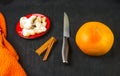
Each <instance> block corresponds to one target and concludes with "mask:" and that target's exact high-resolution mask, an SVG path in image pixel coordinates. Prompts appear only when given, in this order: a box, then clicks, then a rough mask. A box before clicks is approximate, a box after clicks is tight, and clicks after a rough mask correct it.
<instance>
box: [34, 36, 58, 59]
mask: <svg viewBox="0 0 120 76" xmlns="http://www.w3.org/2000/svg"><path fill="white" fill-rule="evenodd" d="M55 42H56V38H55V37H51V38H50V39H48V41H46V42H45V43H44V44H43V45H42V46H40V47H39V48H38V49H37V50H36V51H35V52H36V53H37V54H38V55H41V54H42V53H43V52H45V51H46V53H45V56H44V58H43V61H46V60H47V59H48V56H49V54H50V52H51V49H52V47H53V45H54V43H55Z"/></svg>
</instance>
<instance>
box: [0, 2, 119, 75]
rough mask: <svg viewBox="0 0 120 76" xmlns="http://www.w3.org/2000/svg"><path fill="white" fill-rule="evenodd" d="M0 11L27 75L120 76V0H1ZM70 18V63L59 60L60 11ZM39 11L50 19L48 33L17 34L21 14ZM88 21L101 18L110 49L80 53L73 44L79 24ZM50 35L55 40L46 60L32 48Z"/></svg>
mask: <svg viewBox="0 0 120 76" xmlns="http://www.w3.org/2000/svg"><path fill="white" fill-rule="evenodd" d="M0 11H1V12H2V13H3V14H4V16H5V19H6V23H7V32H8V34H7V39H8V41H9V42H10V43H11V44H12V45H13V46H14V48H15V49H16V51H17V53H18V55H19V56H20V60H19V62H20V64H21V65H22V66H23V68H24V69H25V71H26V73H27V74H28V76H120V1H119V0H1V1H0ZM64 11H65V12H66V13H67V14H68V16H69V20H70V33H71V37H70V38H69V43H70V50H69V51H70V52H69V64H67V65H65V64H63V63H62V58H61V48H62V33H63V32H62V31H63V14H64ZM30 13H41V14H44V15H46V16H48V17H49V18H50V20H51V28H50V30H49V32H48V33H47V34H45V35H44V36H42V37H39V38H37V39H33V40H27V39H23V38H21V37H19V36H18V35H17V33H16V30H15V28H16V24H17V22H18V21H19V18H20V17H21V16H24V15H27V14H30ZM88 21H100V22H102V23H104V24H106V25H107V26H109V27H110V28H111V30H112V31H113V33H114V36H115V41H114V45H113V47H112V49H111V50H110V52H109V53H107V54H106V55H104V56H101V57H91V56H87V55H85V54H83V53H82V52H81V51H80V49H79V48H78V47H77V46H76V43H75V35H76V32H77V30H78V28H79V27H80V26H81V25H82V24H84V23H85V22H88ZM51 36H54V37H56V39H57V42H56V44H55V45H54V47H53V48H52V52H51V54H50V56H49V58H48V60H47V61H46V62H43V61H42V58H43V57H44V54H43V55H42V56H38V55H37V54H36V53H35V49H37V48H38V47H39V46H41V45H42V44H43V43H44V42H45V41H47V40H48V39H49V38H50V37H51Z"/></svg>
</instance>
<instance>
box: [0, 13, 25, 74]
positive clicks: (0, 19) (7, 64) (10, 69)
mask: <svg viewBox="0 0 120 76" xmlns="http://www.w3.org/2000/svg"><path fill="white" fill-rule="evenodd" d="M6 34H7V33H6V22H5V19H4V16H3V14H2V13H1V12H0V76H27V74H26V73H25V71H24V69H23V68H22V66H21V65H20V64H19V62H18V60H19V56H18V55H17V53H16V51H15V49H14V48H13V46H12V45H11V44H10V43H9V42H8V41H7V40H6Z"/></svg>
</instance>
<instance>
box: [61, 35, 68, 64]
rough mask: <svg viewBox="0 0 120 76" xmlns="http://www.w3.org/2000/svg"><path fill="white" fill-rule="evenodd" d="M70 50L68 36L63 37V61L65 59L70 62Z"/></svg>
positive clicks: (64, 61) (65, 61)
mask: <svg viewBox="0 0 120 76" xmlns="http://www.w3.org/2000/svg"><path fill="white" fill-rule="evenodd" d="M68 52H69V44H68V38H67V37H63V44H62V61H63V63H68Z"/></svg>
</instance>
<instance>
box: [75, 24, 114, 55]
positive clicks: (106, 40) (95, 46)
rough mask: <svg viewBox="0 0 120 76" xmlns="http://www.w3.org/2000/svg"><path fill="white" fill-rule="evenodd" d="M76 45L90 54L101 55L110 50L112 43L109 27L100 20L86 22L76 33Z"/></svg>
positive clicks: (112, 37)
mask: <svg viewBox="0 0 120 76" xmlns="http://www.w3.org/2000/svg"><path fill="white" fill-rule="evenodd" d="M75 41H76V44H77V46H78V47H79V48H80V49H81V51H82V52H83V53H85V54H87V55H90V56H101V55H104V54H106V53H107V52H109V51H110V49H111V47H112V45H113V43H114V35H113V33H112V31H111V29H110V28H109V27H108V26H107V25H105V24H103V23H101V22H87V23H85V24H83V25H82V26H81V27H80V28H79V29H78V31H77V33H76V38H75Z"/></svg>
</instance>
